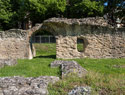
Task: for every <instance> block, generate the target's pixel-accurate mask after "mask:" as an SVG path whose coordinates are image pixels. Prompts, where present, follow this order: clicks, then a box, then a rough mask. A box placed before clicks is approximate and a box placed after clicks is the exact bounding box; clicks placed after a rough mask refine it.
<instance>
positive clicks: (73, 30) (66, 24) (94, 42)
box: [0, 18, 125, 59]
mask: <svg viewBox="0 0 125 95" xmlns="http://www.w3.org/2000/svg"><path fill="white" fill-rule="evenodd" d="M39 30H47V31H50V32H51V33H52V34H53V35H55V37H56V57H57V58H63V59H72V58H85V57H88V58H125V28H118V29H115V28H114V27H111V26H110V25H109V24H108V23H107V22H106V21H105V20H104V19H102V18H84V19H66V18H51V19H48V20H46V21H44V22H43V24H37V25H36V26H35V27H33V28H31V29H29V30H20V29H11V30H8V31H0V59H11V58H12V59H32V58H33V56H35V48H34V47H33V45H32V43H31V39H32V35H33V34H34V33H35V32H37V31H39ZM77 38H81V39H83V40H84V42H83V45H84V51H83V52H79V51H78V50H77Z"/></svg>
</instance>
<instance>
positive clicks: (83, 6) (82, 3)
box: [70, 0, 103, 18]
mask: <svg viewBox="0 0 125 95" xmlns="http://www.w3.org/2000/svg"><path fill="white" fill-rule="evenodd" d="M71 6H72V7H70V12H71V14H70V17H77V18H81V17H95V16H102V14H103V6H102V4H101V2H96V1H91V0H78V1H77V3H76V1H75V0H74V3H71ZM78 14H79V15H78Z"/></svg>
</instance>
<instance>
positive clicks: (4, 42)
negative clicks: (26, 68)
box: [0, 29, 29, 59]
mask: <svg viewBox="0 0 125 95" xmlns="http://www.w3.org/2000/svg"><path fill="white" fill-rule="evenodd" d="M20 58H21V59H24V58H27V59H28V58H29V41H28V40H27V32H26V31H24V30H19V29H11V30H8V31H0V59H20Z"/></svg>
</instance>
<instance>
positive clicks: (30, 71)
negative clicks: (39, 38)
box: [0, 44, 60, 77]
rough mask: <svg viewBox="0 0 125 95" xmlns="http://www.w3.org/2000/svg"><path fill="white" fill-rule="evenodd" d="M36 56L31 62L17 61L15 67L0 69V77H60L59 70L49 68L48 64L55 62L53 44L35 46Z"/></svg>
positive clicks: (26, 60)
mask: <svg viewBox="0 0 125 95" xmlns="http://www.w3.org/2000/svg"><path fill="white" fill-rule="evenodd" d="M35 47H36V50H37V56H36V57H35V58H34V59H32V60H28V59H25V60H18V64H17V65H15V66H11V67H9V66H6V67H4V68H2V69H0V76H1V77H4V76H24V77H38V76H42V75H48V76H60V69H59V68H50V66H49V65H50V63H51V62H52V61H54V60H55V57H56V49H55V48H56V46H55V44H41V45H40V44H35Z"/></svg>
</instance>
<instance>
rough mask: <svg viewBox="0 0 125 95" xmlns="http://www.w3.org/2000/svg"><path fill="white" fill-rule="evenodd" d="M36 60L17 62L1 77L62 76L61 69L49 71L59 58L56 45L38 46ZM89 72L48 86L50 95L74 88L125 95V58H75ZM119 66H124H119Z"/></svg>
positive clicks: (60, 94) (0, 75)
mask: <svg viewBox="0 0 125 95" xmlns="http://www.w3.org/2000/svg"><path fill="white" fill-rule="evenodd" d="M35 47H36V50H37V56H36V58H34V59H32V60H26V59H25V60H18V64H17V65H15V66H11V67H9V66H7V67H4V68H1V69H0V77H5V76H24V77H38V76H42V75H48V76H52V75H53V76H59V77H60V69H59V68H50V66H49V65H50V63H51V62H52V61H54V60H55V57H56V45H55V44H35ZM74 60H75V61H77V62H78V63H79V64H80V65H81V66H83V67H84V68H85V69H87V70H88V72H89V74H88V75H87V76H85V77H83V78H77V77H71V78H66V79H63V80H60V81H59V82H57V83H56V84H54V85H49V92H50V95H67V93H68V91H70V90H71V89H72V88H74V87H75V86H84V85H87V86H90V87H92V88H93V95H98V94H97V93H100V95H125V92H124V91H125V68H124V66H125V59H124V58H123V59H87V58H86V59H74ZM120 66H123V68H122V67H120Z"/></svg>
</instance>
